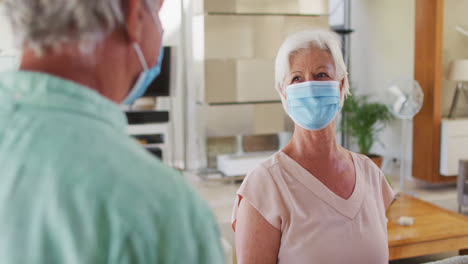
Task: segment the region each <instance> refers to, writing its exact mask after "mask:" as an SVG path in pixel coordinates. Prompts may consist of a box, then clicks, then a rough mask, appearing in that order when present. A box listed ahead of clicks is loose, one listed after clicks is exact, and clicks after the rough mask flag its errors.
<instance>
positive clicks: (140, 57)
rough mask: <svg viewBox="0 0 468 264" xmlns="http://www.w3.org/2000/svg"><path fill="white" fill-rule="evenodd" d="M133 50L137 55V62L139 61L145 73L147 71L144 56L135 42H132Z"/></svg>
mask: <svg viewBox="0 0 468 264" xmlns="http://www.w3.org/2000/svg"><path fill="white" fill-rule="evenodd" d="M133 49H134V50H135V52H136V54H137V57H138V60H140V64H141V66H143V70H144V71H147V70H148V69H149V68H148V64H147V63H146V60H145V56H144V55H143V52H142V51H141V48H140V45H138V43H136V42H133Z"/></svg>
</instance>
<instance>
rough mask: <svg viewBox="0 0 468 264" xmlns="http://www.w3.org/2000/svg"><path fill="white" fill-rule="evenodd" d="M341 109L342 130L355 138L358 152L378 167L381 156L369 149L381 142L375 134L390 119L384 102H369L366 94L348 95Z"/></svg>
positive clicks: (380, 163) (380, 162)
mask: <svg viewBox="0 0 468 264" xmlns="http://www.w3.org/2000/svg"><path fill="white" fill-rule="evenodd" d="M342 111H343V113H344V115H343V123H342V124H343V126H342V128H341V129H342V131H343V132H345V133H347V134H348V135H350V136H351V137H352V138H353V139H355V141H356V143H357V145H358V147H359V152H360V153H361V154H364V155H366V156H368V157H369V158H370V159H371V160H372V161H374V163H376V164H377V166H378V167H379V168H380V167H381V165H382V160H383V158H382V156H380V155H376V154H372V153H370V149H371V147H372V146H373V145H374V142H379V143H381V144H382V142H380V141H379V140H378V137H377V136H378V134H379V132H380V131H382V130H383V129H384V128H385V126H386V125H387V124H388V123H389V121H390V120H392V118H393V116H392V114H391V113H390V111H389V110H388V109H387V107H386V106H385V105H384V104H381V103H377V102H371V101H370V100H369V97H368V96H366V95H364V96H356V95H352V96H349V97H348V98H347V99H346V101H345V103H344V105H343V109H342Z"/></svg>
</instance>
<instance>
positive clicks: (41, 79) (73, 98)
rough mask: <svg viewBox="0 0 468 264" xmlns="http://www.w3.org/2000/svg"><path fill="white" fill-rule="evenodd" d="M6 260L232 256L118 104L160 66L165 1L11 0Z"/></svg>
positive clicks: (7, 1)
mask: <svg viewBox="0 0 468 264" xmlns="http://www.w3.org/2000/svg"><path fill="white" fill-rule="evenodd" d="M3 4H4V5H5V10H6V15H7V17H8V18H9V20H10V22H11V24H12V27H13V31H14V33H15V37H16V40H17V41H18V44H20V45H21V48H22V54H23V57H22V61H21V66H20V70H19V71H15V72H7V73H2V74H0V168H1V173H0V262H1V263H9V264H14V263H47V264H51V263H76V264H78V263H80V264H84V263H86V264H89V263H145V264H147V263H184V264H185V263H201V264H208V263H215V264H218V263H222V262H223V254H222V249H221V246H220V238H219V232H218V229H217V226H216V223H215V220H214V217H213V215H212V213H211V212H210V210H209V209H208V207H207V205H206V204H205V202H203V201H202V200H201V199H200V198H199V197H198V196H197V195H196V194H195V193H194V191H193V190H192V189H191V188H190V187H189V186H188V185H187V184H186V183H185V181H184V179H183V177H182V176H181V175H179V174H178V173H176V172H175V171H174V170H172V169H169V168H167V167H165V166H164V165H163V164H161V162H158V161H156V159H154V158H153V157H152V156H150V155H149V154H148V153H147V152H146V151H145V150H144V149H143V148H141V147H139V146H138V145H137V144H136V143H135V142H134V141H133V140H132V139H131V138H129V136H127V135H126V132H125V131H126V119H125V115H124V114H123V113H122V112H121V111H120V110H119V107H118V105H117V104H119V103H121V102H122V101H125V102H127V103H131V102H132V101H133V100H135V99H136V98H137V97H138V96H140V95H141V94H142V93H143V92H144V90H145V88H146V87H147V86H148V84H149V83H150V82H151V81H152V80H153V79H154V78H155V77H156V76H157V74H158V73H159V67H160V60H161V56H162V54H160V52H159V51H160V47H161V41H162V33H163V30H162V28H161V22H160V20H159V10H160V7H161V5H162V0H48V1H44V0H4V1H3Z"/></svg>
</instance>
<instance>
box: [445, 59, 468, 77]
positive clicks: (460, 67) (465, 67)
mask: <svg viewBox="0 0 468 264" xmlns="http://www.w3.org/2000/svg"><path fill="white" fill-rule="evenodd" d="M447 79H448V80H452V81H468V59H466V60H454V61H452V62H451V63H450V66H449V71H448V75H447Z"/></svg>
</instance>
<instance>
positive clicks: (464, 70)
mask: <svg viewBox="0 0 468 264" xmlns="http://www.w3.org/2000/svg"><path fill="white" fill-rule="evenodd" d="M447 79H448V80H452V81H458V83H457V87H456V88H455V93H454V95H453V98H452V105H451V106H450V112H449V118H455V112H456V108H457V102H458V97H459V95H460V92H462V91H463V92H464V93H465V95H466V97H467V99H468V93H467V92H466V91H464V90H463V83H462V82H465V81H468V59H463V60H454V61H452V62H451V63H450V66H449V71H448V75H447Z"/></svg>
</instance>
